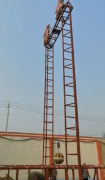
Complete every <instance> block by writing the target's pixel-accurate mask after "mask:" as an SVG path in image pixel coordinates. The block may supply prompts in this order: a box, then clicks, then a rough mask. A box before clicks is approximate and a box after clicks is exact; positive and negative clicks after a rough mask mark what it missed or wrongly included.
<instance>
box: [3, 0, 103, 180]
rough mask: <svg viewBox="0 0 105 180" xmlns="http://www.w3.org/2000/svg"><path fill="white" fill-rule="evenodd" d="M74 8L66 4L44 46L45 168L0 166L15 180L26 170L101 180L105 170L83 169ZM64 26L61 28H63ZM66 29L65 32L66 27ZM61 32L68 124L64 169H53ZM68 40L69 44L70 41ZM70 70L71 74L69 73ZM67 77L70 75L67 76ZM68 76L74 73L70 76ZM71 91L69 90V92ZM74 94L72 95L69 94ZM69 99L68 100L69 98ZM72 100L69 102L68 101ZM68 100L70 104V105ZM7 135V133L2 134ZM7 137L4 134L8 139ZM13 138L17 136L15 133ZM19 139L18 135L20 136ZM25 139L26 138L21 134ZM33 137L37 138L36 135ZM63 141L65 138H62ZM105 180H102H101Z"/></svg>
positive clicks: (97, 167)
mask: <svg viewBox="0 0 105 180" xmlns="http://www.w3.org/2000/svg"><path fill="white" fill-rule="evenodd" d="M72 9H73V7H72V5H71V4H70V2H69V0H68V2H67V3H65V6H64V7H63V8H62V11H61V14H60V16H59V18H58V20H57V21H56V23H55V25H54V27H53V29H52V32H51V33H50V36H49V39H48V41H47V43H46V45H45V89H44V119H43V158H42V165H0V170H8V175H9V172H10V170H16V180H18V177H19V170H22V169H27V170H28V172H29V171H30V170H31V169H42V170H45V177H46V180H48V177H49V170H50V169H55V168H57V169H64V170H65V179H66V180H68V170H71V171H72V179H73V180H75V170H77V169H78V172H79V180H82V176H81V170H82V169H94V178H93V179H94V180H95V178H96V180H99V175H98V170H99V169H105V166H103V165H100V166H95V165H87V166H82V165H81V157H80V141H79V124H78V109H77V94H76V77H75V63H74V48H73V34H72V19H71V11H72ZM60 23H61V26H60ZM65 26H66V27H67V28H66V27H65ZM61 32H62V51H63V89H64V122H65V158H66V164H65V165H58V166H56V165H55V166H53V165H51V164H52V162H53V138H54V135H53V131H54V130H53V126H54V44H55V42H56V40H57V38H58V37H59V35H60V33H61ZM67 39H68V40H67ZM67 70H69V72H67ZM66 73H67V74H66ZM68 73H71V75H70V74H68ZM67 88H68V90H67ZM71 89H72V90H73V91H72V93H71V91H70V90H71ZM67 97H68V98H67ZM69 98H70V99H69ZM68 100H69V102H67V101H68ZM67 108H69V109H72V108H73V109H74V116H68V115H67ZM71 120H74V125H71V123H70V125H68V121H69V122H71ZM68 130H75V132H76V136H75V139H74V140H70V139H69V140H68V138H67V131H68ZM48 132H50V136H49V134H48ZM3 134H4V133H3ZM7 135H8V133H5V136H7ZM11 136H15V135H14V133H12V135H11ZM17 136H18V135H17ZM20 136H22V137H26V135H24V134H22V133H21V135H20ZM30 137H33V138H35V136H34V135H33V134H30ZM49 138H50V139H52V145H51V147H49V146H48V143H47V141H48V139H49ZM62 138H63V137H62ZM71 141H72V142H73V141H74V142H76V144H77V148H76V150H77V152H76V153H71V152H70V153H69V152H68V148H67V147H68V142H71ZM49 148H50V150H51V151H52V153H51V156H49V155H48V151H47V149H49ZM69 155H71V156H73V155H76V156H77V159H78V165H69V164H68V156H69ZM47 158H50V160H51V164H50V165H47V164H48V162H47ZM102 180H103V179H102Z"/></svg>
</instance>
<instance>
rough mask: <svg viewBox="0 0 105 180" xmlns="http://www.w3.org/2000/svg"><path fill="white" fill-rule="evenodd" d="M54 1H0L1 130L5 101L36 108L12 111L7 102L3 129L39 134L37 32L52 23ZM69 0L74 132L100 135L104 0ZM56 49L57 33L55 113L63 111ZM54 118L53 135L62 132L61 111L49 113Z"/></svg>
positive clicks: (104, 103) (104, 109)
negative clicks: (77, 125) (77, 116)
mask: <svg viewBox="0 0 105 180" xmlns="http://www.w3.org/2000/svg"><path fill="white" fill-rule="evenodd" d="M56 3H57V0H42V1H39V0H1V1H0V104H1V105H0V130H2V131H4V130H5V123H6V113H7V108H6V107H1V106H3V104H7V101H11V102H16V103H22V104H26V105H32V106H35V107H37V109H36V111H35V112H30V111H23V110H19V109H14V108H12V103H11V102H10V104H11V107H10V116H9V126H8V130H9V131H24V132H35V133H38V132H42V122H43V95H44V60H45V59H44V58H45V54H44V47H43V33H44V29H45V26H46V25H47V24H50V25H51V26H52V27H53V25H54V23H55V7H56ZM71 3H72V5H73V6H74V9H73V11H72V21H73V34H74V50H75V64H76V81H77V94H78V110H79V114H80V115H81V116H80V132H81V134H82V135H91V134H98V133H99V134H100V132H104V127H105V81H104V78H105V0H101V1H98V0H88V1H86V0H79V1H78V0H72V1H71ZM61 50H62V44H61V36H60V37H59V39H58V41H57V43H56V45H55V110H57V111H62V112H60V114H61V113H63V96H62V95H63V83H62V82H63V78H62V51H61ZM1 101H6V102H1ZM15 105H16V104H15ZM18 106H20V105H18ZM35 107H34V108H35ZM15 108H16V106H15ZM17 108H19V107H17ZM83 115H88V116H90V117H88V116H83ZM20 116H25V117H20ZM93 116H97V117H93ZM26 117H27V118H26ZM29 117H31V118H29ZM101 117H103V118H101ZM55 121H56V128H55V133H59V129H60V127H61V132H62V133H63V132H64V130H63V129H64V126H63V115H60V116H55ZM57 126H59V127H57ZM94 126H95V127H94Z"/></svg>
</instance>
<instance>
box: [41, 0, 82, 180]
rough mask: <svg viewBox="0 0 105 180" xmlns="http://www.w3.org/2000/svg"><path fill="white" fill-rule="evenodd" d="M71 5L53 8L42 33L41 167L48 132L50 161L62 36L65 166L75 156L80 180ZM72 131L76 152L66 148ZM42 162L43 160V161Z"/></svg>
mask: <svg viewBox="0 0 105 180" xmlns="http://www.w3.org/2000/svg"><path fill="white" fill-rule="evenodd" d="M72 9H73V7H72V5H71V3H70V2H69V1H67V2H66V3H64V1H61V0H58V4H57V7H56V22H55V25H54V27H53V29H52V30H51V31H50V26H49V25H48V26H47V27H46V30H45V34H44V46H45V91H44V120H43V122H44V124H43V127H44V128H43V164H45V165H46V162H47V160H46V159H47V157H48V155H47V149H48V148H49V146H48V144H47V139H48V132H49V131H51V137H52V146H51V147H50V148H52V155H51V157H50V158H51V159H52V161H53V123H54V44H55V42H56V40H57V38H58V36H59V35H60V33H62V55H63V95H64V126H65V165H66V167H67V166H68V165H70V164H69V163H68V158H69V156H72V157H73V156H75V157H77V165H78V173H79V179H82V176H81V157H80V142H79V122H78V107H77V93H76V77H75V62H74V47H73V32H72V17H71V12H72ZM49 127H50V128H49ZM70 131H74V132H75V133H74V138H73V140H72V141H71V142H75V144H76V152H72V151H71V150H70V149H69V145H70V144H69V143H70V141H69V142H68V138H67V134H69V132H70ZM44 159H45V161H44ZM65 179H66V180H67V179H68V170H67V169H66V170H65Z"/></svg>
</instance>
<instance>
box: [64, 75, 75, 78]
mask: <svg viewBox="0 0 105 180" xmlns="http://www.w3.org/2000/svg"><path fill="white" fill-rule="evenodd" d="M65 77H68V78H73V76H66V75H65Z"/></svg>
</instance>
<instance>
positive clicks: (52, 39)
mask: <svg viewBox="0 0 105 180" xmlns="http://www.w3.org/2000/svg"><path fill="white" fill-rule="evenodd" d="M67 7H70V10H71V11H72V9H73V6H72V5H71V4H70V2H67V3H65V4H64V5H63V7H62V11H61V14H60V15H59V17H58V19H57V20H56V22H55V25H54V27H53V29H52V31H51V33H50V36H49V37H48V40H47V42H46V44H45V47H46V48H48V49H52V48H53V46H54V44H55V42H56V40H57V39H58V37H59V35H60V33H61V31H62V28H63V27H64V25H65V23H66V21H67V20H68V18H69V14H68V11H66V8H67ZM64 13H67V16H64ZM61 20H62V21H63V26H62V27H61V26H60V27H59V23H60V22H61Z"/></svg>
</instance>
